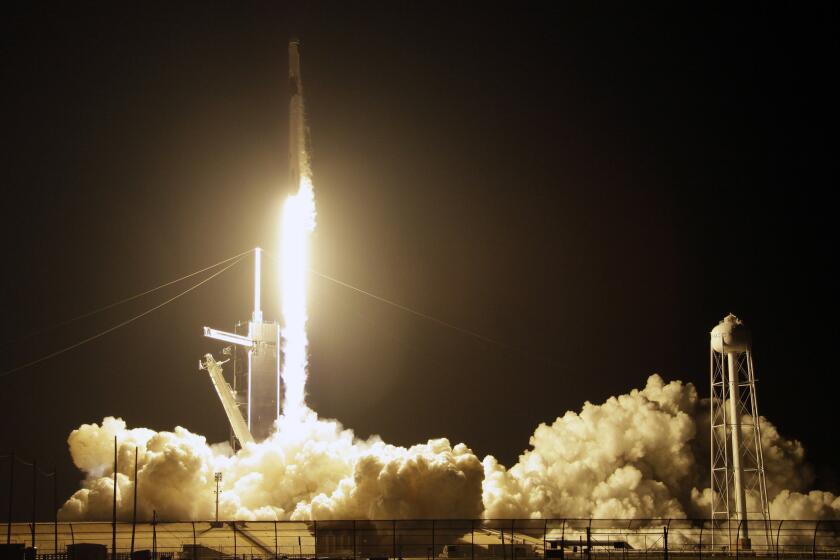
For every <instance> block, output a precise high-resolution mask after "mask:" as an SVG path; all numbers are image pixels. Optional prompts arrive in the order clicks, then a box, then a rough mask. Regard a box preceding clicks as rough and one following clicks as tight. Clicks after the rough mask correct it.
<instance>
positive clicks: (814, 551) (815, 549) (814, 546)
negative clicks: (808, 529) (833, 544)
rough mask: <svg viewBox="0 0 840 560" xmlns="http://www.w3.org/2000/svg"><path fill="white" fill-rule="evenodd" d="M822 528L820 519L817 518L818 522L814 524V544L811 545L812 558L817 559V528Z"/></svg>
mask: <svg viewBox="0 0 840 560" xmlns="http://www.w3.org/2000/svg"><path fill="white" fill-rule="evenodd" d="M819 528H820V520H819V519H818V520H817V524H816V525H814V544H813V545H812V546H811V558H813V559H814V560H816V558H817V530H818V529H819Z"/></svg>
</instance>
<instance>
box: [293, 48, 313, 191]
mask: <svg viewBox="0 0 840 560" xmlns="http://www.w3.org/2000/svg"><path fill="white" fill-rule="evenodd" d="M299 46H300V42H299V41H297V40H292V41H289V91H290V93H291V99H290V100H289V170H290V175H291V181H292V184H291V188H292V189H295V190H297V188H298V185H300V179H301V177H309V176H310V175H311V172H310V169H309V146H308V136H309V130H308V128H307V126H306V114H305V110H304V105H303V82H302V81H301V77H300V52H299Z"/></svg>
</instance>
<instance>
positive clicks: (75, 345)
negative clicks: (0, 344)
mask: <svg viewBox="0 0 840 560" xmlns="http://www.w3.org/2000/svg"><path fill="white" fill-rule="evenodd" d="M247 253H250V251H247V252H246V253H245V254H247ZM243 258H244V255H243V256H240V257H239V258H237V259H236V260H235V261H233V262H232V263H230V264H229V265H227V266H226V267H224V268H223V269H221V270H218V271H216V272H214V273H213V274H211V275H210V276H208V277H207V278H205V279H204V280H202V281H201V282H198V283H197V284H193V285H192V286H190V287H189V288H187V289H186V290H184V291H182V292H180V293H178V294H176V295H174V296H173V297H171V298H169V299H167V300H166V301H164V302H163V303H159V304H158V305H155V306H154V307H151V308H149V309H147V310H146V311H143V312H142V313H140V314H138V315H135V316H133V317H131V318H129V319H126V320H125V321H122V322H120V323H117V324H116V325H114V326H112V327H109V328H107V329H105V330H104V331H100V332H98V333H96V334H94V335H92V336H89V337H87V338H85V339H82V340H80V341H78V342H75V343H73V344H71V345H70V346H66V347H64V348H62V349H60V350H56V351H55V352H51V353H49V354H47V355H45V356H41V357H40V358H37V359H35V360H32V361H30V362H27V363H25V364H21V365H19V366H17V367H14V368H12V369H9V370H6V371H4V372H3V373H0V377H6V376H7V375H11V374H12V373H15V372H18V371H21V370H23V369H26V368H28V367H31V366H34V365H36V364H40V363H41V362H45V361H47V360H49V359H51V358H54V357H56V356H58V355H60V354H64V353H65V352H69V351H70V350H73V349H75V348H78V347H79V346H82V345H83V344H87V343H88V342H91V341H94V340H96V339H97V338H101V337H103V336H105V335H106V334H108V333H111V332H113V331H115V330H117V329H120V328H122V327H124V326H126V325H128V324H130V323H133V322H134V321H136V320H138V319H140V318H142V317H145V316H146V315H148V314H149V313H152V312H153V311H157V310H158V309H160V308H161V307H163V306H165V305H168V304H170V303H172V302H173V301H175V300H176V299H178V298H180V297H182V296H184V295H186V294H188V293H190V292H192V291H193V290H195V289H196V288H198V287H200V286H202V285H204V284H206V283H207V282H209V281H210V280H212V279H213V278H215V277H217V276H219V275H220V274H222V273H223V272H225V271H227V270H229V269H231V268H233V267H234V266H236V265H237V264H238V263H239V262H240V261H241V260H242V259H243Z"/></svg>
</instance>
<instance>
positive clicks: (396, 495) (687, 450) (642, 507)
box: [61, 375, 840, 520]
mask: <svg viewBox="0 0 840 560" xmlns="http://www.w3.org/2000/svg"><path fill="white" fill-rule="evenodd" d="M760 421H761V426H762V448H763V451H764V459H765V468H766V472H767V488H768V494H769V497H770V500H771V505H770V510H771V516H772V518H774V519H794V518H798V519H819V518H840V498H838V497H836V496H834V495H833V494H831V493H829V492H818V491H813V492H810V493H808V494H803V493H801V492H802V491H804V490H806V489H807V486H808V484H810V482H811V480H812V474H811V471H810V469H809V468H808V466H807V464H806V463H805V460H804V450H803V448H802V445H801V444H800V443H799V442H797V441H794V440H788V439H785V438H783V437H782V436H781V435H780V434H779V433H778V430H777V429H776V428H775V426H773V425H772V424H771V423H770V422H769V421H767V420H766V419H765V418H761V419H760ZM708 429H709V428H708V406H707V403H705V402H703V401H701V400H700V399H699V397H698V395H697V391H696V389H695V388H694V386H693V385H692V384H690V383H683V382H680V381H671V382H670V383H666V382H665V381H664V380H663V379H662V378H661V377H660V376H658V375H652V376H651V377H650V378H649V379H648V380H647V383H646V385H645V387H644V389H641V390H633V391H631V392H630V393H629V394H626V395H621V396H618V397H611V398H610V399H608V400H607V401H606V402H604V403H603V404H592V403H589V402H587V403H585V404H584V406H583V408H582V410H581V411H580V412H578V413H575V412H567V413H566V414H565V415H563V416H562V417H559V418H557V419H556V420H555V421H554V422H553V423H551V424H550V425H549V424H541V425H540V426H539V427H537V429H536V431H535V432H534V434H533V436H532V437H531V441H530V448H529V449H528V450H527V451H525V452H524V453H523V454H522V455H521V456H520V458H519V461H518V462H517V463H516V464H515V465H513V466H512V467H511V468H510V469H506V468H505V467H504V466H503V465H501V464H499V463H498V461H497V460H496V459H495V458H493V457H492V456H487V457H485V458H484V460H483V462H482V461H479V459H478V458H477V457H476V456H475V455H474V454H473V453H472V451H470V449H469V448H467V447H466V446H465V445H463V444H458V445H454V446H453V445H451V444H450V442H449V441H448V440H446V439H434V440H429V441H428V442H427V443H425V444H419V445H414V446H412V447H409V448H405V447H397V446H393V445H388V444H386V443H384V442H383V441H381V440H380V439H379V438H378V437H376V436H374V437H371V438H370V439H367V440H360V439H358V438H356V437H355V435H354V434H353V432H352V431H351V430H348V429H345V428H343V427H342V426H341V424H339V423H338V422H336V421H334V420H325V419H321V418H318V417H317V415H316V414H315V413H314V412H312V411H311V410H308V409H307V410H306V413H305V414H304V415H303V416H302V417H300V418H295V419H290V418H286V417H283V418H281V419H280V420H279V421H278V426H277V431H276V432H275V433H274V434H273V435H272V437H271V438H269V439H268V440H266V441H265V442H262V443H258V444H249V445H247V446H246V447H245V448H244V449H242V450H240V451H238V452H237V453H236V454H233V453H232V452H231V450H230V448H229V446H227V445H226V444H222V445H209V444H208V443H207V441H206V439H205V438H204V437H202V436H199V435H196V434H193V433H191V432H189V431H188V430H185V429H183V428H176V429H175V430H174V431H172V432H154V431H152V430H147V429H143V428H137V429H129V428H127V427H126V424H125V422H123V421H122V420H119V419H115V418H106V419H105V420H103V422H102V424H101V425H97V424H86V425H84V426H82V427H80V428H79V429H77V430H74V431H73V433H72V434H71V435H70V437H69V440H68V441H69V444H70V452H71V455H72V457H73V461H74V462H75V464H76V465H77V466H78V467H79V468H80V469H81V470H82V471H84V472H85V474H86V479H85V481H84V483H83V488H82V489H80V490H79V491H77V492H76V493H75V494H74V495H73V496H72V497H71V498H70V499H69V500H68V501H67V502H66V503H65V504H64V506H63V508H62V510H61V517H62V518H63V519H107V518H110V515H111V507H112V497H113V493H112V492H113V481H112V477H113V442H114V436H116V437H117V438H118V441H119V472H118V478H117V484H118V511H119V515H120V517H121V518H123V519H127V518H129V517H130V515H131V509H132V505H133V501H132V492H133V477H134V474H133V468H134V447H135V446H137V447H138V449H139V472H138V479H139V493H140V496H141V497H140V500H139V502H138V516H139V517H140V518H142V519H148V518H150V517H151V515H152V511H153V510H156V511H157V514H158V516H159V517H161V518H164V519H209V518H212V517H213V515H214V507H215V503H214V495H213V490H214V488H215V486H214V485H215V482H214V476H213V475H214V473H215V472H221V473H222V475H223V479H222V487H221V496H220V516H221V517H223V518H228V519H231V518H237V519H245V520H252V519H298V520H302V519H337V518H343V519H351V518H356V519H386V518H429V517H439V518H473V517H479V516H484V517H488V518H522V517H526V518H527V517H531V518H539V517H542V518H547V517H557V518H560V517H580V518H588V517H596V518H627V517H636V518H640V517H645V518H651V517H665V518H683V517H708V511H709V508H708V503H709V502H708V499H709V489H708V433H709V432H708Z"/></svg>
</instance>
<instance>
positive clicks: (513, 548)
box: [510, 519, 516, 560]
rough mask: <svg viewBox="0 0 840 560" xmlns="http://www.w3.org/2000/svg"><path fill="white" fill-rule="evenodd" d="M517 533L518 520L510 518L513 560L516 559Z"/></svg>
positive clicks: (511, 554)
mask: <svg viewBox="0 0 840 560" xmlns="http://www.w3.org/2000/svg"><path fill="white" fill-rule="evenodd" d="M515 534H516V520H515V519H511V520H510V557H511V558H512V560H516V541H515V540H514V539H513V535H515Z"/></svg>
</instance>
